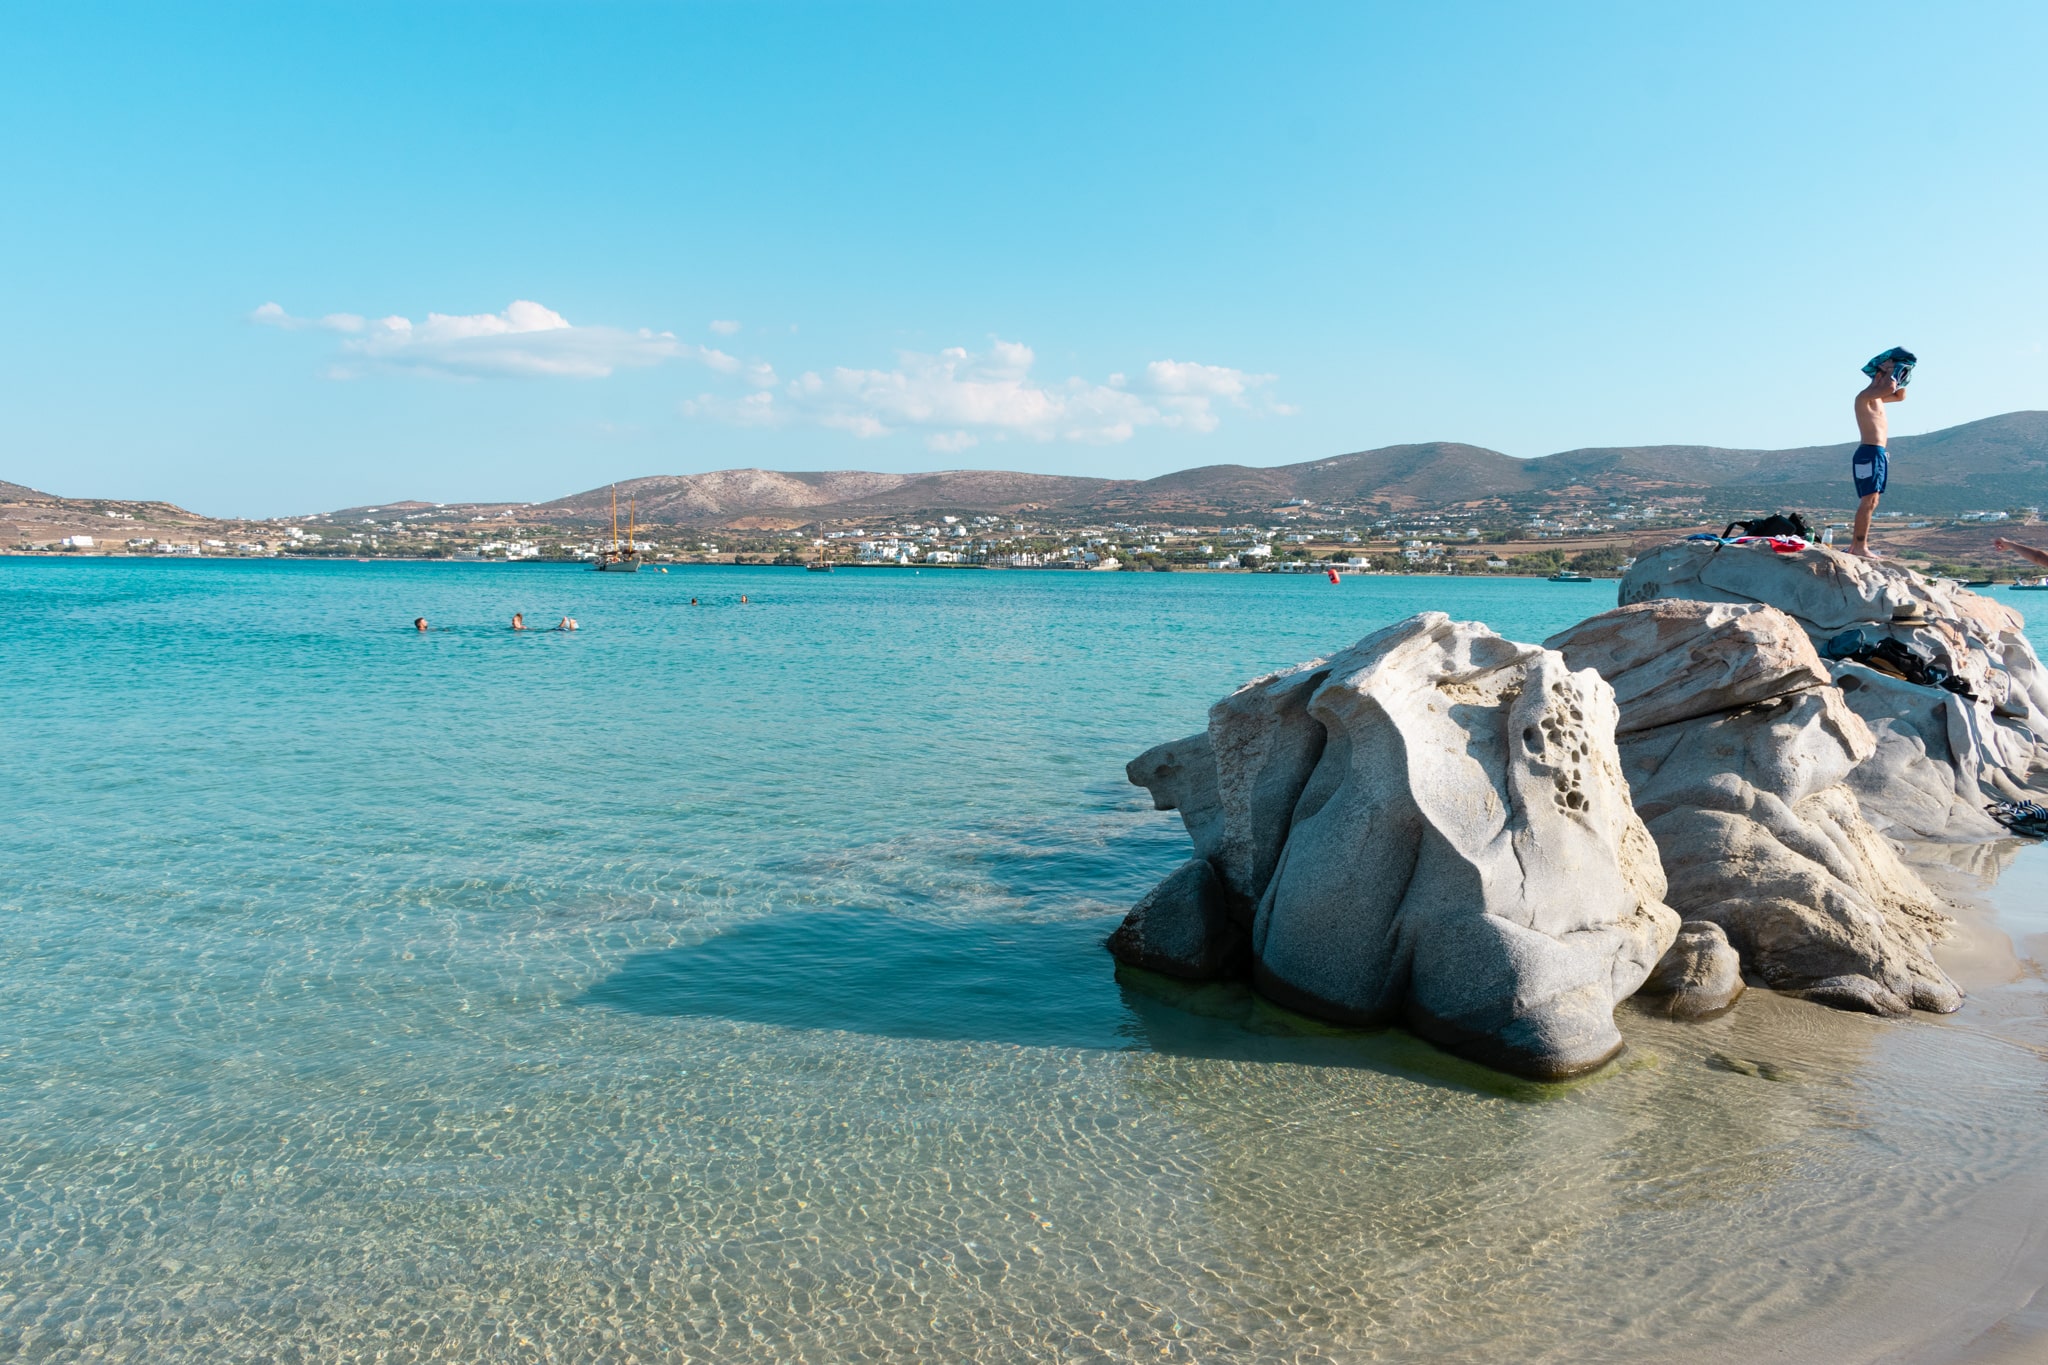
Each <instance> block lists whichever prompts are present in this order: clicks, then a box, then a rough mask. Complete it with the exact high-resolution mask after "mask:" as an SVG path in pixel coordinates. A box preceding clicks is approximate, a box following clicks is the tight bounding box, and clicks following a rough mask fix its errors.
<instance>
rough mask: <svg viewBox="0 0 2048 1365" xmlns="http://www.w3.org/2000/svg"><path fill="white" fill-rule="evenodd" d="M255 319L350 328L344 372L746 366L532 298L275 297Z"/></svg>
mask: <svg viewBox="0 0 2048 1365" xmlns="http://www.w3.org/2000/svg"><path fill="white" fill-rule="evenodd" d="M249 318H250V321H252V322H257V323H261V324H263V325H265V326H270V327H280V328H284V329H285V330H288V331H299V330H304V329H308V328H317V329H321V330H325V331H331V332H340V333H344V334H346V339H345V340H343V341H342V343H341V345H340V348H339V349H340V357H341V360H340V363H339V364H338V365H337V366H336V367H335V369H334V370H333V373H334V374H335V375H336V376H337V377H343V378H346V377H352V376H354V375H355V374H358V373H361V372H362V371H364V370H392V371H402V370H411V371H415V372H419V373H425V374H438V375H444V376H451V377H457V378H489V377H541V378H557V379H602V378H604V377H605V376H606V375H609V374H611V373H612V372H613V371H615V370H620V369H644V368H646V367H647V366H650V365H660V364H663V363H665V362H667V361H671V360H696V361H700V362H702V363H703V364H705V365H707V366H709V367H710V368H712V369H713V370H716V371H719V372H720V373H725V374H731V373H736V372H737V371H738V370H739V368H740V362H739V360H738V359H736V358H735V357H733V356H730V355H727V354H726V353H725V352H723V351H718V350H713V349H711V348H710V347H706V346H697V345H693V344H691V343H689V342H684V341H678V340H677V339H676V336H675V333H673V332H655V331H651V330H649V329H647V328H645V327H642V328H639V329H637V330H628V329H626V328H622V327H604V326H578V325H576V324H575V323H572V322H570V321H569V320H568V319H567V318H565V317H563V316H562V315H561V314H560V313H557V312H556V311H555V310H554V309H552V308H548V307H544V306H543V305H541V304H538V303H535V302H533V301H532V300H530V299H517V300H514V301H513V302H512V303H511V304H510V305H509V306H507V307H506V309H505V311H504V312H502V313H467V314H461V313H429V314H427V316H426V319H425V320H424V321H422V322H414V321H413V320H412V319H410V318H405V317H397V316H393V317H386V318H375V319H365V318H362V317H358V316H357V315H355V314H353V313H329V314H328V315H327V316H325V317H322V318H317V319H315V318H298V317H293V316H292V315H291V314H289V313H287V312H286V311H285V310H284V309H283V308H282V307H281V306H279V305H278V304H275V303H266V304H264V305H263V306H262V307H261V308H258V309H256V311H255V312H253V313H251V314H250V315H249Z"/></svg>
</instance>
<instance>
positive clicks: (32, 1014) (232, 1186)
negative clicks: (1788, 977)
mask: <svg viewBox="0 0 2048 1365" xmlns="http://www.w3.org/2000/svg"><path fill="white" fill-rule="evenodd" d="M742 594H744V595H745V596H746V597H747V598H749V599H750V600H749V601H748V602H747V603H746V604H744V605H742V603H741V601H740V599H741V596H742ZM693 597H694V598H696V599H697V600H698V604H697V605H695V606H692V605H691V604H690V603H691V599H692V598H693ZM1612 600H1613V598H1612V585H1611V584H1592V585H1585V586H1574V585H1556V584H1549V583H1542V582H1527V581H1491V582H1464V581H1456V580H1447V579H1422V578H1415V579H1402V578H1374V579H1352V580H1347V581H1346V582H1345V583H1344V584H1343V585H1342V586H1341V587H1332V586H1330V585H1329V584H1328V583H1326V582H1325V581H1323V580H1322V579H1320V578H1307V577H1301V578H1283V577H1278V576H1265V575H1262V576H1258V577H1248V576H1247V577H1238V576H1213V577H1211V576H1195V575H1156V574H1098V575H1080V574H1060V573H1029V572H1012V573H981V572H937V571H927V572H923V573H912V572H910V571H907V570H899V571H858V572H840V573H837V574H832V575H829V576H828V575H823V574H806V573H803V572H797V571H790V570H772V569H733V568H678V569H675V570H673V571H671V572H669V573H666V574H661V573H653V572H648V573H642V574H639V575H636V576H625V575H599V574H593V573H590V572H587V571H584V570H581V569H574V568H566V567H554V566H523V565H522V566H511V565H482V564H471V565H456V564H403V563H370V564H353V563H342V564H306V563H278V562H255V561H250V562H187V563H159V562H128V561H121V560H88V561H51V560H32V559H8V560H0V1020H4V1024H0V1358H5V1359H22V1360H95V1361H99V1360H107V1361H182V1360H192V1361H199V1360H206V1361H314V1360H363V1361H369V1360H378V1361H414V1360H446V1361H469V1360H494V1361H495V1360H510V1361H525V1360H532V1361H563V1362H567V1361H654V1360H675V1361H682V1360H702V1361H753V1360H759V1361H769V1360H775V1361H846V1360H878V1361H879V1360H888V1361H939V1360H989V1361H1010V1360H1044V1361H1078V1360H1146V1361H1168V1360H1170V1361H1185V1360H1210V1361H1216V1360H1233V1361H1297V1360H1347V1361H1348V1360H1473V1361H1482V1360H1516V1361H1545V1360H1556V1361H1567V1360H1573V1361H1576V1360H1617V1361H1619V1360H1634V1361H1640V1360H1645V1359H1660V1358H1663V1355H1662V1354H1660V1353H1666V1352H1668V1353H1669V1354H1671V1355H1673V1356H1676V1355H1678V1354H1681V1353H1685V1352H1702V1351H1705V1352H1708V1353H1709V1354H1711V1353H1712V1351H1713V1350H1714V1348H1715V1347H1716V1344H1717V1343H1719V1344H1720V1345H1721V1346H1723V1347H1725V1346H1726V1344H1727V1343H1729V1342H1735V1341H1741V1340H1754V1339H1756V1338H1757V1336H1758V1334H1764V1335H1769V1334H1774V1333H1779V1332H1781V1331H1783V1330H1784V1328H1785V1324H1787V1323H1790V1322H1794V1321H1796V1320H1800V1319H1802V1318H1804V1319H1811V1318H1812V1317H1813V1316H1814V1315H1815V1314H1827V1313H1835V1314H1843V1313H1850V1312H1851V1311H1852V1310H1853V1306H1854V1304H1855V1303H1856V1302H1858V1296H1859V1295H1862V1294H1865V1293H1867V1292H1869V1291H1870V1290H1872V1289H1873V1288H1875V1287H1879V1286H1884V1285H1886V1284H1888V1283H1890V1281H1891V1279H1892V1277H1894V1276H1895V1275H1897V1274H1898V1273H1899V1267H1900V1265H1901V1264H1902V1262H1901V1259H1900V1258H1901V1257H1903V1256H1906V1255H1908V1254H1910V1253H1911V1252H1912V1251H1913V1250H1914V1248H1915V1247H1916V1246H1920V1247H1924V1246H1925V1245H1926V1244H1927V1243H1928V1241H1929V1240H1930V1239H1932V1238H1933V1237H1935V1236H1936V1235H1937V1233H1939V1231H1940V1230H1941V1229H1945V1228H1951V1227H1953V1228H1958V1229H1961V1228H1967V1227H1970V1226H1974V1225H1975V1224H1973V1223H1972V1222H1971V1220H1972V1219H1977V1218H1980V1217H1981V1216H1982V1215H1981V1208H1980V1205H1981V1202H1982V1201H1983V1200H1984V1199H1986V1198H1990V1197H1993V1196H1996V1197H1997V1198H1998V1199H2000V1200H2001V1201H2003V1202H2005V1203H2007V1204H2010V1203H2011V1202H2012V1199H2011V1197H2010V1196H2009V1195H2008V1194H2007V1193H2005V1192H2006V1191H2008V1190H2010V1189H2013V1188H2017V1186H2014V1185H2010V1184H2009V1183H2008V1182H2012V1181H2017V1180H2019V1179H2021V1178H2022V1177H2023V1176H2024V1175H2025V1174H2026V1173H2027V1172H2030V1171H2033V1170H2035V1169H2038V1168H2040V1166H2041V1162H2042V1158H2043V1157H2044V1155H2048V1131H2044V1124H2043V1122H2042V1120H2043V1114H2044V1096H2048V1060H2044V1059H2048V1034H2044V1031H2043V1029H2042V1027H2041V1023H2042V1019H2043V1017H2044V1006H2043V1001H2042V995H2041V993H2040V991H2039V986H2040V977H2039V972H2038V969H2037V968H2033V967H2031V966H2030V964H2029V963H2027V962H2019V963H2017V964H2016V965H2012V966H2000V965H1996V964H1994V966H1993V967H1991V968H1987V969H1986V970H1987V971H1989V972H1991V973H1992V976H1987V977H1985V981H1986V982H1988V983H1989V984H1987V985H1984V986H1980V987H1978V988H1976V989H1975V990H1973V1000H1972V1003H1971V1004H1970V1005H1969V1006H1968V1007H1966V1008H1965V1010H1964V1012H1963V1013H1962V1014H1961V1015H1959V1016H1956V1017H1955V1018H1953V1019H1948V1020H1934V1019H1925V1018H1922V1019H1916V1020H1914V1021H1911V1022H1908V1023H1902V1024H1886V1023H1882V1022H1879V1021H1876V1020H1871V1019H1865V1018H1861V1017H1853V1016H1846V1015H1840V1014H1834V1013H1831V1012H1828V1011H1825V1010H1821V1009H1818V1008H1817V1007H1813V1006H1808V1005H1804V1004H1799V1003H1795V1002H1790V1001H1784V1000H1781V999H1778V998H1776V997H1772V996H1768V995H1766V994H1763V993H1752V995H1751V997H1750V998H1748V999H1747V1000H1745V1001H1744V1003H1743V1004H1742V1005H1741V1006H1740V1007H1739V1008H1738V1009H1737V1010H1735V1011H1734V1012H1733V1013H1732V1014H1730V1015H1729V1016H1727V1017H1725V1018H1724V1019H1722V1020H1719V1021H1715V1022H1713V1023H1711V1024H1707V1025H1701V1026H1692V1027H1682V1026H1677V1025H1671V1024H1668V1023H1662V1022H1659V1021H1657V1020H1654V1019H1652V1018H1650V1017H1648V1016H1647V1015H1643V1014H1637V1013H1634V1012H1632V1011H1630V1010H1625V1011H1624V1016H1623V1028H1624V1032H1625V1033H1626V1035H1627V1036H1628V1038H1629V1040H1630V1044H1631V1049H1630V1052H1629V1053H1628V1054H1627V1056H1626V1057H1625V1058H1624V1060H1623V1062H1622V1063H1620V1064H1619V1065H1618V1066H1616V1067H1615V1068H1613V1069H1612V1070H1611V1071H1610V1072H1608V1073H1604V1074H1603V1075H1601V1076H1600V1077H1597V1078H1595V1079H1594V1080H1592V1081H1590V1082H1585V1083H1581V1084H1578V1085H1575V1086H1572V1087H1565V1088H1541V1087H1526V1086H1525V1087H1520V1088H1516V1087H1511V1086H1506V1085H1503V1084H1496V1083H1495V1082H1493V1081H1492V1080H1491V1079H1490V1078H1488V1077H1487V1076H1486V1075H1485V1074H1484V1073H1479V1072H1476V1071H1473V1070H1470V1069H1465V1068H1460V1067H1458V1066H1455V1065H1452V1064H1449V1063H1447V1062H1445V1061H1444V1060H1443V1059H1441V1058H1439V1057H1437V1056H1436V1055H1435V1054H1433V1053H1431V1052H1430V1051H1429V1050H1428V1049H1426V1048H1423V1047H1421V1046H1420V1045H1418V1044H1414V1043H1412V1042H1409V1041H1407V1040H1405V1039H1403V1038H1401V1037H1400V1036H1399V1035H1374V1036H1347V1035H1337V1034H1329V1033H1325V1032H1323V1031H1319V1030H1312V1029H1304V1028H1303V1027H1301V1026H1300V1025H1299V1024H1298V1023H1296V1022H1295V1021H1292V1020H1290V1019H1288V1018H1287V1017H1285V1016H1282V1015H1279V1014H1277V1013H1274V1012H1272V1011H1266V1010H1261V1009H1258V1008H1256V1007H1254V1006H1252V1005H1251V1004H1250V1003H1249V1002H1248V1001H1247V1000H1245V999H1244V998H1242V997H1239V996H1236V995H1233V994H1232V993H1230V992H1227V991H1220V990H1219V991H1209V992H1195V993H1181V994H1176V993H1174V992H1173V991H1171V990H1168V989H1165V988H1163V987H1160V986H1156V985H1148V984H1147V983H1145V982H1143V981H1134V982H1132V983H1127V984H1119V982H1118V981H1117V979H1116V977H1115V975H1114V974H1113V972H1112V964H1111V961H1110V959H1109V958H1108V956H1107V955H1106V954H1105V953H1104V952H1103V951H1102V949H1101V946H1100V944H1101V940H1102V938H1103V936H1104V935H1105V934H1106V933H1107V932H1108V931H1109V930H1110V929H1111V928H1113V927H1114V926H1115V924H1116V922H1117V920H1118V918H1119V916H1120V915H1121V914H1122V912H1123V910H1124V909H1125V908H1126V907H1127V906H1128V905H1129V903H1130V902H1131V901H1133V900H1135V899H1136V898H1137V897H1138V896H1139V895H1141V894H1142V893H1143V892H1144V890H1145V889H1146V888H1147V887H1148V886H1149V885H1150V884H1151V883H1152V882H1153V881H1155V880H1156V879H1157V878H1158V877H1160V876H1161V875H1163V874H1164V873H1165V872H1167V871H1169V870H1170V869H1171V868H1172V867H1173V866H1175V865H1176V864H1177V863H1178V862H1180V861H1181V860H1182V859H1183V858H1184V857H1185V853H1186V836H1185V835H1184V834H1183V832H1182V831H1181V828H1180V824H1179V821H1178V818H1177V817H1176V816H1174V815H1172V814H1168V813H1161V812H1155V811H1153V810H1151V809H1150V801H1149V798H1148V797H1147V796H1146V795H1145V794H1144V793H1143V792H1142V791H1139V790H1137V789H1135V788H1132V787H1130V786H1128V785H1126V784H1125V782H1124V780H1123V772H1122V768H1123V763H1124V762H1125V760H1126V759H1128V758H1130V757H1132V756H1133V755H1135V754H1137V753H1138V752H1139V751H1141V750H1143V749H1144V748H1146V747H1148V746H1150V745H1151V744H1153V743H1156V742H1158V741H1160V740H1163V739H1169V738H1174V737H1177V736H1179V735H1182V734H1186V733H1188V732H1190V731H1193V730H1195V729H1197V728H1199V726H1200V725H1201V724H1202V723H1203V715H1204V711H1205V709H1206V707H1207V706H1208V704H1209V703H1210V702H1211V701H1213V700H1214V699H1215V698H1217V697H1219V696H1221V695H1223V694H1224V693H1226V692H1227V691H1229V690H1230V689H1231V688H1233V687H1234V686H1236V685H1237V684H1238V683H1240V682H1242V681H1244V680H1246V679H1248V678H1250V677H1252V676H1254V675H1256V674H1258V673H1260V672H1264V671H1268V670H1270V669H1273V668H1275V667H1281V666H1285V665H1288V664H1292V663H1294V662H1297V661H1299V660H1301V659H1304V658H1308V657H1312V656H1314V655H1317V654H1321V653H1327V652H1328V651H1330V650H1331V649H1334V648H1336V647H1338V646H1341V645H1343V644H1346V643H1349V642H1350V641H1352V640H1354V639H1356V638H1357V637H1358V636H1360V635H1362V634H1364V633H1365V632H1367V631H1369V630H1371V629H1374V628H1376V627H1378V626H1380V625H1383V624H1386V623H1387V622H1389V621H1391V620H1394V619H1397V618H1398V617H1401V616H1404V615H1407V614H1409V613H1411V612H1413V611H1417V610H1422V609H1425V608H1435V609H1440V610H1444V611H1447V612H1450V613H1451V614H1453V615H1454V616H1458V617H1462V618H1474V619H1479V620H1484V621H1486V622H1488V623H1489V624H1491V625H1492V626H1493V627H1494V628H1495V629H1497V630H1499V631H1500V632H1502V633H1503V634H1506V635H1510V636H1513V637H1516V638H1520V639H1525V640H1529V639H1540V638H1541V637H1543V636H1544V635H1546V634H1548V633H1550V632H1552V631H1554V630H1556V629H1558V628H1559V627H1561V626H1563V625H1566V624H1568V623H1570V622H1571V621H1574V620H1576V619H1579V618H1580V617H1581V616H1584V615H1587V614H1590V613H1591V612H1594V611H1597V610H1600V609H1602V608H1604V607H1606V606H1608V605H1610V604H1611V603H1612ZM514 611H523V612H524V613H525V615H526V618H527V620H528V621H529V622H533V623H536V624H540V625H547V624H550V623H552V622H554V621H555V620H556V619H557V618H559V617H561V616H563V615H565V614H566V615H573V616H575V617H576V618H577V619H578V620H579V621H580V623H581V626H582V628H581V630H579V631H577V632H575V633H573V634H560V633H552V632H536V633H530V634H525V635H515V634H513V633H512V632H510V631H509V630H508V629H506V625H507V622H508V620H509V618H510V616H511V614H512V613H513V612H514ZM421 615H424V616H426V617H428V618H429V619H430V621H431V622H432V624H433V629H432V631H431V632H429V633H428V634H426V635H419V634H417V633H415V632H414V631H413V630H412V629H411V625H410V623H411V621H412V618H414V617H415V616H421ZM2036 641H2037V645H2042V646H2048V640H2043V639H2042V638H2041V637H2040V635H2039V633H2038V632H2037V634H2036ZM1996 852H1997V856H1996V857H1994V858H1993V859H1991V860H1990V863H1988V864H1983V865H1974V866H1972V867H1970V868H1966V869H1962V870H1961V871H1959V872H1958V874H1957V875H1958V876H1959V877H1961V878H1963V879H1964V881H1967V880H1968V878H1969V877H1970V876H1971V875H1973V874H1976V875H1981V874H1984V873H1985V872H1987V870H1989V871H1995V870H1996V865H1999V864H2003V863H2007V862H2012V861H2013V859H2014V857H2015V856H2016V855H2017V863H2016V864H2015V867H2016V871H2009V872H2008V874H2007V883H2006V885H2008V886H2010V885H2012V884H2013V883H2012V878H2013V877H2014V876H2017V875H2022V874H2027V875H2031V871H2032V870H2036V869H2035V863H2034V862H2033V861H2032V859H2031V855H2030V854H2027V853H2024V852H2021V851H2019V850H2017V849H2015V848H2012V847H2006V848H2004V849H2002V850H1998V851H1996ZM1959 884H1960V883H1959ZM2001 904H2003V905H2005V908H2004V909H2001V910H1998V911H1997V912H1996V913H1997V914H1998V915H2002V916H2005V918H2002V919H1997V920H1995V921H1994V920H1992V919H1990V918H1988V917H1990V916H1992V915H1993V913H1994V912H1993V911H1990V910H1987V911H1985V912H1984V914H1985V915H1986V916H1987V919H1986V921H1985V922H1986V924H1987V925H1991V926H1992V927H1991V928H1990V929H1987V930H1986V932H1987V933H1989V934H1990V935H1991V936H1992V937H1993V938H1994V939H1995V938H1996V937H1997V934H1998V932H2000V931H2002V932H2003V933H2004V934H2005V935H2006V936H2007V937H2010V938H2012V939H2013V940H2015V941H2017V942H2019V943H2020V944H2021V945H2022V948H2023V951H2024V947H2025V944H2026V943H2028V942H2033V941H2035V940H2032V939H2030V938H2029V937H2028V936H2029V935H2034V934H2039V933H2041V932H2042V931H2044V930H2048V922H2040V923H2036V922H2033V921H2030V920H2028V919H2027V918H2026V917H2027V914H2028V913H2029V912H2028V911H2027V910H2026V908H2025V904H2026V898H2024V897H2021V898H2017V899H2015V898H2013V897H2010V896H2008V897H2007V899H2006V901H2005V902H2001ZM2015 907H2017V908H2015ZM1997 941H1998V942H2003V939H1998V940H1997ZM1998 973H2003V975H2002V976H2001V975H1997V974H1998ZM1993 976H1996V979H1995V980H1994V979H1992V978H1993ZM1719 1358H1724V1359H1725V1358H1743V1357H1741V1356H1740V1355H1739V1354H1738V1355H1735V1356H1729V1355H1727V1354H1722V1355H1721V1356H1720V1357H1719Z"/></svg>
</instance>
